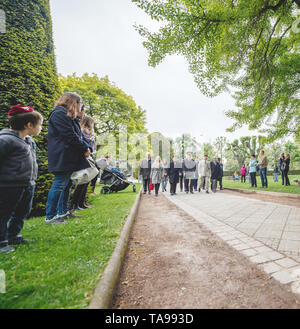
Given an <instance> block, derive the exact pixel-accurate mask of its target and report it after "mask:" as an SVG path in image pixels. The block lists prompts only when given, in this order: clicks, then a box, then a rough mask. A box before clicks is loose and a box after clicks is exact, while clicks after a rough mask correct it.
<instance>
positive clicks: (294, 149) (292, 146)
mask: <svg viewBox="0 0 300 329" xmlns="http://www.w3.org/2000/svg"><path fill="white" fill-rule="evenodd" d="M284 150H285V153H289V154H290V156H291V164H290V169H292V170H293V169H296V168H297V167H298V166H299V163H300V148H299V146H298V145H297V143H295V142H292V141H288V142H286V143H285V145H284Z"/></svg>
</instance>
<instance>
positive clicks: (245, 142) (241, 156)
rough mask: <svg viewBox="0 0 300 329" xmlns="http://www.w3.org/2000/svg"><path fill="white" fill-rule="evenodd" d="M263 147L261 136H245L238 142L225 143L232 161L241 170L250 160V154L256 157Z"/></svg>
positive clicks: (236, 140)
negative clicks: (233, 160)
mask: <svg viewBox="0 0 300 329" xmlns="http://www.w3.org/2000/svg"><path fill="white" fill-rule="evenodd" d="M263 147H264V142H263V138H262V136H258V137H257V136H251V137H250V136H245V137H241V138H240V139H239V140H238V139H235V140H234V141H233V142H232V143H227V151H228V154H229V155H230V157H231V158H232V159H235V160H237V162H238V165H239V167H240V168H241V167H242V165H243V164H245V162H246V160H248V159H250V157H251V155H252V154H255V155H256V156H257V155H258V153H259V151H260V150H261V149H262V148H263Z"/></svg>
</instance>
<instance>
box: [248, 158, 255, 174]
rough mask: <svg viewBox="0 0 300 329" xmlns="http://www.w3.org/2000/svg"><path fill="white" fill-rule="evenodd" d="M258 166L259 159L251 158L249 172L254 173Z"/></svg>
mask: <svg viewBox="0 0 300 329" xmlns="http://www.w3.org/2000/svg"><path fill="white" fill-rule="evenodd" d="M256 167H257V160H256V159H255V158H254V159H253V160H251V161H250V162H249V168H250V170H249V172H250V173H254V172H256V171H257V170H256Z"/></svg>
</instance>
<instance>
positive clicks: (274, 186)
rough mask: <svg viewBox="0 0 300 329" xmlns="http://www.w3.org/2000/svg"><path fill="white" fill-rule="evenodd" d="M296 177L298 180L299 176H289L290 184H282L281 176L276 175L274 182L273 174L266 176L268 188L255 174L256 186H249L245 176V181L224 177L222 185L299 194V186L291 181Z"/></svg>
mask: <svg viewBox="0 0 300 329" xmlns="http://www.w3.org/2000/svg"><path fill="white" fill-rule="evenodd" d="M295 178H297V179H298V180H300V176H289V179H290V183H291V186H282V185H281V176H279V177H278V182H277V183H275V182H274V180H273V176H268V188H267V189H266V188H262V187H261V180H260V177H259V176H257V177H256V179H257V188H255V187H251V184H250V183H248V178H247V177H246V183H241V181H240V180H239V181H236V182H233V179H232V178H231V177H230V178H227V177H224V179H223V185H224V187H225V188H226V187H229V188H243V189H247V190H262V191H272V192H281V193H294V194H300V186H296V184H295V183H294V182H293V179H295Z"/></svg>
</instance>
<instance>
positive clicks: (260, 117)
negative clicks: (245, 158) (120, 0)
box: [132, 0, 300, 140]
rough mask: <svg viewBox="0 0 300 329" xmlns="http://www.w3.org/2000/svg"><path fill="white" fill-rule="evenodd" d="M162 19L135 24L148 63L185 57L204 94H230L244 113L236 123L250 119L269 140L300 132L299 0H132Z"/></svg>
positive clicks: (231, 113) (232, 115)
mask: <svg viewBox="0 0 300 329" xmlns="http://www.w3.org/2000/svg"><path fill="white" fill-rule="evenodd" d="M132 1H133V2H134V3H136V4H137V6H138V7H140V8H141V9H143V10H144V11H145V12H146V13H147V14H148V15H150V16H151V18H152V19H155V20H157V21H158V22H161V23H162V24H161V25H162V26H161V28H160V29H159V31H158V32H155V33H152V32H151V31H149V30H148V29H147V28H145V27H143V26H136V29H137V30H138V32H139V33H140V35H141V36H143V37H144V38H146V41H145V42H144V43H143V45H144V46H145V48H146V49H147V50H148V52H149V65H151V66H154V67H155V66H157V65H158V64H159V63H160V62H162V60H163V59H164V58H165V57H166V56H167V55H172V54H178V55H183V56H184V57H185V58H186V59H187V61H188V63H189V69H190V72H191V73H192V74H193V75H194V78H195V82H196V84H197V85H198V87H199V89H200V90H201V92H202V93H204V94H206V95H208V96H215V95H218V94H219V93H221V92H224V91H226V92H230V91H232V90H234V91H232V93H233V96H234V97H235V99H236V106H237V108H238V111H233V110H228V111H227V112H226V113H227V115H228V116H229V117H230V118H233V119H234V120H235V124H234V125H233V126H232V127H231V128H230V129H229V131H234V130H235V129H237V128H239V127H241V126H242V125H244V124H246V125H247V126H248V127H249V129H261V130H262V131H265V132H267V133H268V137H269V139H270V140H275V139H277V138H278V137H280V136H283V135H285V134H295V135H300V124H299V123H300V112H299V108H300V100H299V89H300V75H299V72H300V52H299V41H300V33H296V32H295V29H294V28H293V26H294V25H295V23H296V10H297V9H299V8H300V0H251V1H249V0H234V1H233V0H222V1H220V0H210V1H207V0H197V1H195V0H164V1H161V0H151V1H150V0H132Z"/></svg>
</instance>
